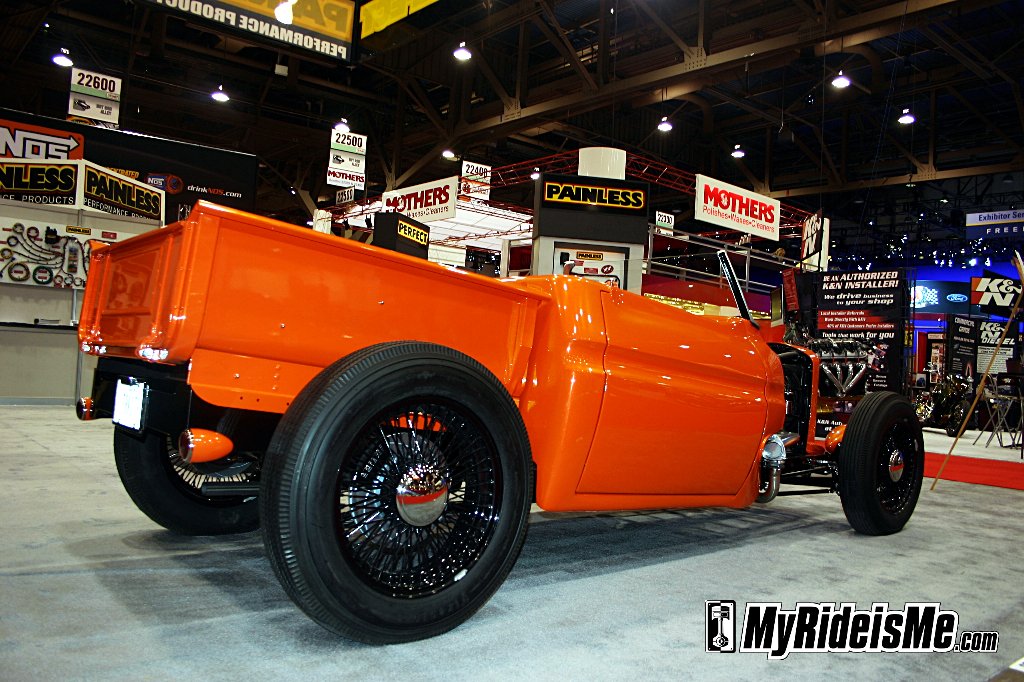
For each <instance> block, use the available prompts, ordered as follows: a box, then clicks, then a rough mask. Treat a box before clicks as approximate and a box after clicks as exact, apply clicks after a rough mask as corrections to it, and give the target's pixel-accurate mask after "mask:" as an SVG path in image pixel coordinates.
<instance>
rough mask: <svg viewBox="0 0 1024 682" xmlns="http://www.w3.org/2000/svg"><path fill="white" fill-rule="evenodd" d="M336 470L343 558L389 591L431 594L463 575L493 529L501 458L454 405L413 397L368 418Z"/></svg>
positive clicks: (484, 433)
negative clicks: (410, 400)
mask: <svg viewBox="0 0 1024 682" xmlns="http://www.w3.org/2000/svg"><path fill="white" fill-rule="evenodd" d="M355 442H356V445H355V447H354V448H353V449H352V452H353V453H354V454H353V456H352V457H351V458H350V459H349V460H347V461H346V462H345V464H344V465H343V467H342V469H341V471H340V473H339V476H338V498H339V503H338V519H337V522H338V534H339V540H340V542H341V545H342V551H343V552H344V554H345V556H346V558H347V559H348V560H349V561H350V562H351V563H352V564H353V565H355V566H356V567H358V569H359V571H360V574H361V576H362V577H363V579H364V580H365V581H366V582H367V584H369V585H370V586H372V587H373V588H374V589H377V590H379V591H381V592H382V593H384V594H387V595H390V596H393V597H419V596H423V595H427V594H434V593H436V592H438V591H439V590H442V589H444V588H445V587H448V586H450V585H452V584H454V583H455V582H456V581H457V580H459V579H461V578H462V577H463V576H465V575H466V573H467V571H468V569H469V568H470V567H471V566H472V565H473V564H474V563H475V562H476V561H477V560H478V559H479V558H480V555H481V554H482V551H483V548H484V547H486V546H487V543H488V542H489V541H490V539H491V537H492V535H493V534H494V528H495V525H496V524H497V522H498V512H499V509H500V507H501V465H500V462H499V460H498V454H497V451H496V449H495V445H494V442H493V440H491V438H490V437H489V436H488V434H487V431H486V429H485V428H484V427H483V426H482V425H481V424H479V423H478V422H477V420H476V419H475V418H474V417H473V415H471V414H466V413H465V412H464V411H462V410H460V409H459V407H458V406H451V405H448V406H446V405H439V404H436V403H426V402H419V401H417V402H413V403H409V404H406V405H396V406H394V407H393V408H390V409H388V410H386V411H385V412H383V413H381V414H380V415H378V416H377V417H376V418H374V419H372V420H371V421H369V422H368V423H367V424H366V426H364V428H363V429H362V431H361V432H360V434H359V435H358V436H357V437H356V440H355Z"/></svg>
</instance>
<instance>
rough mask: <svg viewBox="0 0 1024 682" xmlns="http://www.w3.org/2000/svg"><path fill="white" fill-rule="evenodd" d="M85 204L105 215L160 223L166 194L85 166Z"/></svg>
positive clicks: (88, 165)
mask: <svg viewBox="0 0 1024 682" xmlns="http://www.w3.org/2000/svg"><path fill="white" fill-rule="evenodd" d="M83 170H84V188H83V195H82V196H83V198H82V203H83V204H84V205H85V206H87V207H89V208H94V209H97V210H99V211H103V212H104V213H112V214H115V215H125V216H137V217H140V218H150V219H152V220H161V219H162V218H163V215H164V213H163V211H164V205H163V196H164V193H163V192H162V191H160V190H158V189H155V188H153V187H150V186H148V185H146V184H145V183H141V182H136V181H134V180H132V179H131V178H127V177H125V176H123V175H118V174H117V173H112V172H109V171H107V170H106V169H104V168H101V167H99V166H95V165H93V164H91V163H89V162H87V161H86V162H85V167H84V169H83Z"/></svg>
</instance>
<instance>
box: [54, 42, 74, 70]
mask: <svg viewBox="0 0 1024 682" xmlns="http://www.w3.org/2000/svg"><path fill="white" fill-rule="evenodd" d="M53 63H54V64H56V65H57V66H63V67H69V66H74V65H75V63H74V62H73V61H71V52H70V51H69V50H68V48H66V47H62V48H60V52H58V53H57V54H55V55H53Z"/></svg>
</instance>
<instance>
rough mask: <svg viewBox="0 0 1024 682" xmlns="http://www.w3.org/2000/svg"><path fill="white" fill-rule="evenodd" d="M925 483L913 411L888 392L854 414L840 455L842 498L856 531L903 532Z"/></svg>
mask: <svg viewBox="0 0 1024 682" xmlns="http://www.w3.org/2000/svg"><path fill="white" fill-rule="evenodd" d="M923 479H924V439H923V437H922V435H921V423H920V421H919V420H918V417H917V414H916V413H915V411H914V407H913V405H911V404H910V402H909V401H908V400H907V399H906V398H904V397H903V396H901V395H898V394H896V393H892V392H889V391H880V392H877V393H870V394H868V395H867V397H865V398H864V399H863V400H862V401H861V402H860V403H859V404H858V405H857V407H856V408H855V409H854V411H853V414H852V415H851V416H850V422H849V424H847V427H846V433H845V434H844V436H843V440H842V445H841V446H840V449H839V495H840V497H841V498H842V502H843V511H844V512H845V513H846V518H847V520H848V521H849V522H850V525H851V526H853V528H854V530H856V531H858V532H860V533H864V534H866V535H888V534H891V533H895V532H898V531H900V530H901V529H902V528H903V526H904V525H906V523H907V521H908V520H909V519H910V516H911V515H912V514H913V512H914V508H915V507H916V506H917V500H918V497H919V496H920V494H921V482H922V480H923Z"/></svg>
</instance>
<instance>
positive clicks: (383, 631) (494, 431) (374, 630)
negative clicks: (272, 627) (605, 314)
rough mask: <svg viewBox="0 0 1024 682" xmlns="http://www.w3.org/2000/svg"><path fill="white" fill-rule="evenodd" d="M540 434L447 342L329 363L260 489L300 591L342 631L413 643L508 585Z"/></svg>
mask: <svg viewBox="0 0 1024 682" xmlns="http://www.w3.org/2000/svg"><path fill="white" fill-rule="evenodd" d="M531 490H532V484H531V468H530V446H529V440H528V438H527V435H526V429H525V426H524V425H523V421H522V417H521V415H520V413H519V410H518V408H517V407H516V405H515V403H514V402H513V400H512V398H511V396H509V394H508V392H507V391H506V390H505V388H504V387H503V386H502V385H501V383H500V382H498V380H497V379H496V378H495V377H494V376H493V375H492V374H491V373H490V372H489V371H488V370H487V369H486V368H484V367H483V366H482V365H480V363H478V362H476V361H475V360H473V359H471V358H469V357H467V356H465V355H463V354H462V353H459V352H457V351H454V350H451V349H449V348H444V347H441V346H436V345H433V344H426V343H415V342H407V343H405V342H404V343H389V344H381V345H379V346H373V347H370V348H367V349H365V350H362V351H359V352H357V353H354V354H352V355H351V356H349V357H347V358H344V359H342V360H340V361H339V362H337V363H335V364H334V365H332V366H330V367H328V368H326V369H325V370H323V372H321V373H320V374H319V375H318V376H317V377H316V378H315V379H314V380H313V381H312V382H310V384H309V385H308V386H307V387H306V388H305V389H303V391H302V392H301V393H300V394H299V396H298V397H297V398H296V400H295V402H294V403H293V404H292V406H291V407H290V408H289V410H288V411H287V412H286V413H285V416H284V418H283V419H282V420H281V424H280V426H279V427H278V430H277V433H276V434H275V436H274V439H273V441H272V442H271V445H270V449H269V451H268V453H267V458H266V462H265V465H264V475H263V483H262V489H261V492H260V513H261V520H262V525H263V539H264V543H265V545H266V548H267V554H268V556H269V558H270V562H271V565H272V566H273V568H274V572H275V573H276V574H277V577H278V579H279V580H280V581H281V584H282V586H283V587H284V589H285V591H286V592H287V593H288V595H289V596H290V597H291V598H292V600H293V601H294V602H295V603H296V604H297V605H298V606H299V607H300V608H301V609H302V610H303V611H305V612H306V614H307V615H309V616H310V617H311V618H312V619H313V620H315V621H316V622H317V623H319V624H320V625H322V626H323V627H325V628H327V629H328V630H331V631H332V632H335V633H338V634H341V635H344V636H347V637H350V638H353V639H357V640H360V641H363V642H368V643H374V644H383V643H393V642H407V641H412V640H416V639H422V638H424V637H430V636H433V635H437V634H440V633H442V632H445V631H447V630H450V629H452V628H454V627H456V626H457V625H459V624H460V623H462V622H463V621H465V620H466V619H467V618H469V617H470V616H471V615H472V614H473V613H474V612H476V611H477V609H479V608H480V607H481V606H482V605H483V604H484V603H485V602H486V601H487V600H488V599H489V598H490V596H491V595H492V594H493V593H494V591H495V590H497V589H498V587H499V586H500V585H501V583H502V582H503V581H504V579H505V577H506V576H507V575H508V572H509V571H510V570H511V568H512V565H513V564H514V563H515V560H516V558H517V557H518V555H519V551H520V549H521V548H522V545H523V541H524V539H525V536H526V522H527V518H528V515H529V507H530V497H529V492H530V491H531Z"/></svg>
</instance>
